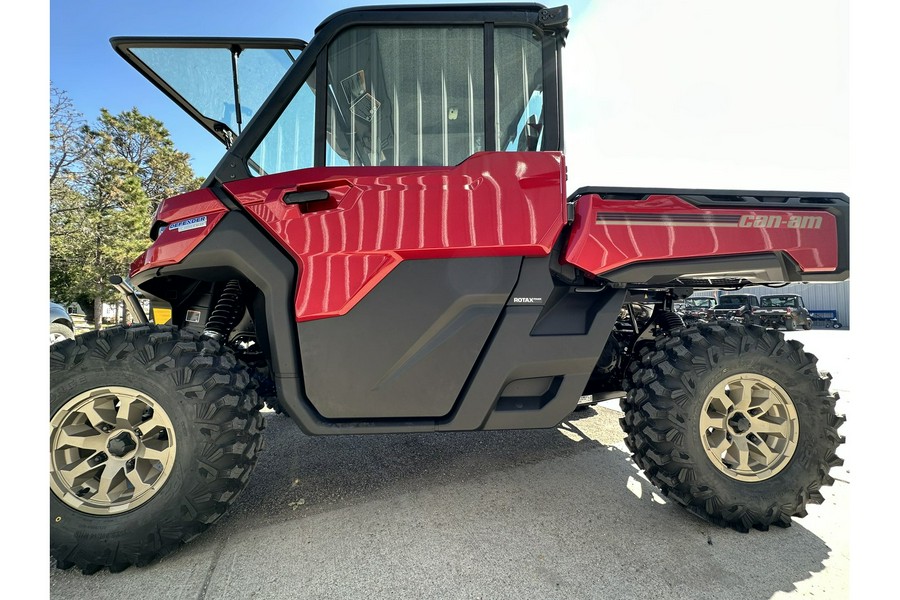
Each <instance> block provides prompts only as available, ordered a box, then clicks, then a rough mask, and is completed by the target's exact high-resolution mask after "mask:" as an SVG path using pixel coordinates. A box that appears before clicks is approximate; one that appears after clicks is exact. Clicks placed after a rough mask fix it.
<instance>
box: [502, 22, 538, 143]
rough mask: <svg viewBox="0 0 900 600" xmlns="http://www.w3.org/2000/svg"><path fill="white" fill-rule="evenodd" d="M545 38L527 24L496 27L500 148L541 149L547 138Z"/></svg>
mask: <svg viewBox="0 0 900 600" xmlns="http://www.w3.org/2000/svg"><path fill="white" fill-rule="evenodd" d="M542 65H543V61H542V60H541V38H540V36H539V35H538V33H537V32H536V31H534V30H533V29H529V28H527V27H498V28H497V29H495V30H494V78H495V85H494V90H495V92H494V94H495V98H496V106H497V111H496V112H497V114H496V123H495V128H494V131H496V133H497V140H496V146H495V147H496V148H497V149H498V150H505V151H512V152H516V151H519V152H521V151H525V150H539V149H541V143H542V141H543V135H542V133H543V123H544V114H543V68H542Z"/></svg>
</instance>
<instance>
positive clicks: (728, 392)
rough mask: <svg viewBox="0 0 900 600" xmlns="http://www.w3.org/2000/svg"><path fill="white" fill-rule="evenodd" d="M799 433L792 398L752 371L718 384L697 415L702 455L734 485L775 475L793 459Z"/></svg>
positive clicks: (730, 377) (772, 382) (774, 384)
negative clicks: (734, 481)
mask: <svg viewBox="0 0 900 600" xmlns="http://www.w3.org/2000/svg"><path fill="white" fill-rule="evenodd" d="M799 431H800V428H799V423H798V421H797V410H796V409H795V408H794V403H793V402H792V401H791V398H790V396H789V395H788V394H787V392H785V391H784V388H782V387H781V386H780V385H778V384H777V383H775V382H774V381H772V380H771V379H769V378H768V377H764V376H762V375H758V374H756V373H738V374H735V375H731V376H729V377H727V378H726V379H724V380H722V381H721V382H720V383H719V384H718V385H717V386H716V387H715V388H713V390H712V391H711V392H710V393H709V395H708V396H707V397H706V401H705V402H704V403H703V410H702V412H701V414H700V437H701V439H702V440H703V448H704V450H706V455H707V456H708V457H709V460H710V461H712V463H713V464H714V465H715V466H716V468H718V469H719V470H720V471H722V472H723V473H725V474H726V475H728V476H729V477H731V478H732V479H737V480H738V481H763V480H765V479H769V478H770V477H774V476H775V475H776V474H778V473H779V472H780V471H781V470H782V469H784V468H785V467H786V466H787V465H788V463H789V462H790V460H791V457H792V456H793V455H794V450H795V449H796V447H797V438H798V435H799Z"/></svg>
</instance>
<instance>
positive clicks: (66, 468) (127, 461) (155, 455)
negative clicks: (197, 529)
mask: <svg viewBox="0 0 900 600" xmlns="http://www.w3.org/2000/svg"><path fill="white" fill-rule="evenodd" d="M174 462H175V429H174V427H173V426H172V421H171V420H169V417H168V415H167V414H166V412H165V411H164V410H163V409H162V407H160V406H159V404H157V403H156V402H155V401H154V400H153V399H152V398H150V397H149V396H147V395H146V394H144V393H142V392H139V391H137V390H135V389H131V388H127V387H103V388H95V389H92V390H89V391H87V392H84V393H82V394H79V395H77V396H75V397H74V398H72V399H71V400H69V401H68V402H66V403H65V405H63V407H62V408H60V409H59V410H58V411H57V412H56V414H55V415H53V418H52V419H50V489H51V490H52V491H53V493H55V494H56V496H57V497H58V498H59V499H60V500H62V501H63V502H65V503H66V504H68V505H69V506H71V507H72V508H75V509H76V510H79V511H81V512H84V513H90V514H95V515H109V514H117V513H121V512H125V511H127V510H131V509H133V508H135V507H137V506H140V505H141V504H143V503H144V502H146V501H147V500H149V499H150V498H152V497H153V495H154V494H155V493H156V492H157V491H159V489H160V488H161V487H162V485H163V484H164V483H165V481H166V479H168V477H169V474H170V473H171V472H172V465H173V464H174Z"/></svg>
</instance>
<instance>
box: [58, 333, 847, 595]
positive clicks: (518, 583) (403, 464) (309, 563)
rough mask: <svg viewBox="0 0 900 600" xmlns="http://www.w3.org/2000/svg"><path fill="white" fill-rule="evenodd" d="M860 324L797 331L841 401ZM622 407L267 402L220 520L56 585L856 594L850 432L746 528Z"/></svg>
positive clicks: (93, 590)
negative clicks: (180, 540)
mask: <svg viewBox="0 0 900 600" xmlns="http://www.w3.org/2000/svg"><path fill="white" fill-rule="evenodd" d="M849 335H850V334H849V332H847V331H816V330H814V331H809V332H798V333H792V334H789V336H788V337H794V338H797V339H799V340H801V341H803V342H804V344H806V346H807V349H808V351H810V352H813V353H815V354H817V355H818V356H819V358H820V361H819V365H820V368H821V369H823V370H829V371H831V372H832V374H833V376H834V382H833V389H835V390H837V391H838V392H839V393H840V395H841V400H840V402H839V406H838V410H839V411H840V412H844V413H848V412H850V409H849V405H850V402H851V396H852V393H851V391H850V390H851V389H852V380H851V373H850V369H849V353H850V344H849V339H850V338H849ZM620 415H621V413H620V412H619V411H618V408H617V404H616V403H615V402H609V403H604V404H602V405H599V406H597V407H595V408H592V409H587V410H584V411H579V412H576V413H574V414H573V416H572V418H571V420H569V421H566V422H564V423H563V424H562V425H561V426H560V427H558V428H556V429H550V430H537V431H509V432H473V433H444V434H420V435H419V434H408V435H406V434H405V435H379V436H345V437H324V438H312V437H307V436H305V435H303V434H302V433H301V432H300V431H299V430H298V429H297V428H296V426H294V425H293V423H291V422H290V421H289V420H288V419H287V418H286V417H281V416H277V415H274V414H271V413H269V414H268V415H267V418H266V422H267V423H266V424H267V431H266V436H267V438H266V440H267V441H266V451H265V452H264V454H263V456H262V458H261V459H260V462H259V464H258V466H257V469H256V471H255V473H254V475H253V478H252V479H251V481H250V484H249V486H248V487H247V489H246V490H245V491H244V493H243V494H242V495H241V497H240V498H239V500H238V501H237V503H236V504H235V505H234V506H233V507H232V510H231V511H230V512H229V513H228V514H227V515H226V516H225V517H223V518H222V519H221V520H220V521H219V522H218V523H217V524H216V525H214V526H213V527H212V528H211V529H210V530H208V531H207V532H206V533H205V534H203V535H202V536H200V537H199V538H197V539H196V540H194V541H193V542H191V543H190V544H188V545H186V546H185V547H183V548H181V549H180V550H178V551H176V552H174V553H172V554H170V555H169V556H167V557H164V558H163V559H161V560H159V561H157V562H155V563H154V564H151V565H149V566H147V567H144V568H130V569H127V570H126V571H124V572H122V573H118V574H110V573H109V572H107V571H103V572H100V573H97V574H95V575H92V576H84V575H82V574H80V573H79V572H77V571H74V570H70V571H60V570H57V569H56V568H55V566H54V564H53V560H52V559H51V565H50V597H52V598H87V597H90V598H94V599H101V598H115V599H116V600H119V599H120V598H123V597H132V596H134V595H135V594H139V595H140V596H141V597H144V598H152V597H167V598H196V599H201V600H202V599H209V598H275V599H277V598H366V599H372V598H387V597H400V598H408V597H416V598H420V597H427V598H442V599H444V598H598V599H602V598H611V599H613V598H614V599H629V598H646V597H649V598H654V599H665V598H673V599H675V598H677V599H679V600H682V599H684V598H716V599H717V600H727V599H731V598H734V599H740V600H762V599H769V598H819V599H821V598H846V597H849V593H850V592H849V566H850V562H849V558H850V555H849V534H850V529H849V520H850V510H849V509H850V502H849V494H850V489H849V488H850V486H849V480H850V472H851V470H852V468H853V456H852V452H851V451H852V449H853V446H852V438H851V442H850V444H846V445H844V446H842V449H841V452H840V454H841V455H842V456H843V457H844V458H845V459H846V463H845V466H844V467H841V468H838V469H835V470H833V471H832V475H833V476H835V477H836V479H837V481H836V483H835V485H834V486H832V487H831V488H826V490H825V495H826V502H825V504H823V505H820V506H812V507H811V508H810V510H809V515H808V516H807V517H806V518H804V519H800V520H795V522H794V525H793V527H791V528H788V529H777V528H775V529H773V530H771V531H769V532H765V533H763V532H758V531H753V532H751V533H749V534H740V533H736V532H734V531H731V530H727V529H722V528H719V527H715V526H710V525H709V524H707V523H705V522H704V521H701V520H699V519H698V518H696V517H694V516H692V515H690V514H688V513H687V512H686V511H684V510H682V509H681V508H680V507H678V506H676V505H673V504H672V503H671V502H669V501H667V500H666V499H664V498H663V497H661V496H660V495H659V494H658V493H657V492H656V490H655V488H654V487H653V486H652V485H650V484H649V483H648V481H647V480H646V479H645V478H644V477H643V475H642V474H641V473H640V471H638V470H637V468H636V467H635V465H634V464H633V463H632V462H631V460H630V458H629V455H628V453H627V451H626V450H625V446H624V444H623V443H622V433H621V430H620V429H619V426H618V422H617V420H618V418H619V416H620ZM850 423H852V420H851V421H850ZM850 423H848V425H847V426H845V428H844V429H842V431H841V432H842V433H843V434H845V435H849V434H847V431H846V428H847V427H848V426H849V425H850Z"/></svg>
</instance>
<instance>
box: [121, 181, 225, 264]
mask: <svg viewBox="0 0 900 600" xmlns="http://www.w3.org/2000/svg"><path fill="white" fill-rule="evenodd" d="M226 212H228V209H227V208H226V207H225V205H223V204H222V203H221V202H219V200H218V199H217V198H216V196H215V194H213V193H212V192H211V191H210V190H208V189H206V188H204V189H199V190H195V191H193V192H188V193H187V194H181V195H179V196H173V197H171V198H167V199H166V200H163V201H162V202H161V203H160V205H159V208H158V209H157V210H156V217H155V221H156V222H160V221H162V222H163V223H165V224H166V227H163V228H162V229H161V230H160V232H159V236H158V237H157V238H156V240H155V241H154V242H153V244H152V245H151V246H150V247H149V248H147V249H146V250H145V251H144V253H143V254H141V255H140V256H139V257H137V259H135V260H134V262H132V263H131V269H130V276H131V277H134V276H135V275H136V274H137V273H140V272H141V271H145V270H147V269H151V268H156V267H164V266H166V265H173V264H176V263H179V262H181V261H182V260H183V259H184V257H185V256H187V255H188V254H189V253H190V252H191V250H193V249H194V248H196V247H197V244H199V243H200V242H201V241H202V240H203V238H205V237H206V235H207V234H208V233H209V232H210V231H212V229H213V227H215V225H216V223H218V222H219V220H220V219H221V218H222V217H223V216H224V215H225V213H226ZM202 217H205V220H203V219H202ZM195 218H196V219H200V221H198V222H196V223H193V224H190V225H187V226H185V227H183V228H181V229H179V228H177V227H176V228H172V227H174V226H176V225H177V224H178V223H179V222H183V221H188V220H190V219H195Z"/></svg>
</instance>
